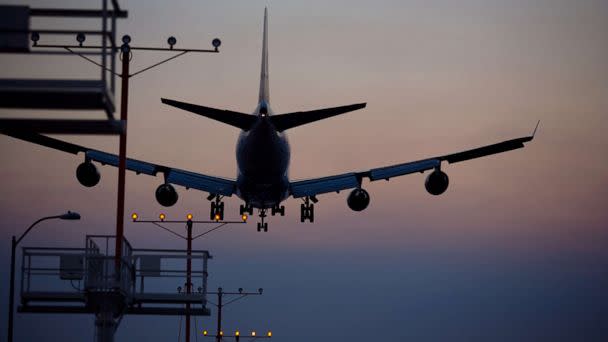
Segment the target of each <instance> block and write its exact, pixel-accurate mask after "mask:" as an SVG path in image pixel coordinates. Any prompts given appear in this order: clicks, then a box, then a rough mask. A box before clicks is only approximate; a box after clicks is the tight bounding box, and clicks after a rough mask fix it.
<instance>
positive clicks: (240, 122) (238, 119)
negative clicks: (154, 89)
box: [160, 99, 256, 131]
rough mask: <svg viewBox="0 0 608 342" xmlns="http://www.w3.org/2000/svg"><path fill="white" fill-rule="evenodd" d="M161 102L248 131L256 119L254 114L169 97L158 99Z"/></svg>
mask: <svg viewBox="0 0 608 342" xmlns="http://www.w3.org/2000/svg"><path fill="white" fill-rule="evenodd" d="M160 100H161V102H162V103H164V104H167V105H169V106H173V107H177V108H179V109H183V110H187V111H189V112H192V113H195V114H198V115H202V116H204V117H207V118H209V119H213V120H216V121H220V122H223V123H225V124H227V125H230V126H234V127H237V128H240V129H242V130H244V131H248V130H249V129H250V128H251V126H252V125H253V123H254V122H255V121H256V116H254V115H249V114H244V113H239V112H233V111H230V110H223V109H215V108H210V107H203V106H199V105H194V104H190V103H185V102H179V101H175V100H169V99H160Z"/></svg>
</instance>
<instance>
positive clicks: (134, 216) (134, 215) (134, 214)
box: [131, 213, 138, 221]
mask: <svg viewBox="0 0 608 342" xmlns="http://www.w3.org/2000/svg"><path fill="white" fill-rule="evenodd" d="M137 217H138V216H137V213H133V214H131V218H132V219H133V221H137Z"/></svg>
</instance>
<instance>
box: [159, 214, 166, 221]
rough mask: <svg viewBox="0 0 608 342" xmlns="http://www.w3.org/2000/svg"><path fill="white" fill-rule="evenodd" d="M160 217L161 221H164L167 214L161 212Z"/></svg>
mask: <svg viewBox="0 0 608 342" xmlns="http://www.w3.org/2000/svg"><path fill="white" fill-rule="evenodd" d="M158 218H159V219H160V220H161V221H164V220H165V214H162V213H161V214H160V215H158Z"/></svg>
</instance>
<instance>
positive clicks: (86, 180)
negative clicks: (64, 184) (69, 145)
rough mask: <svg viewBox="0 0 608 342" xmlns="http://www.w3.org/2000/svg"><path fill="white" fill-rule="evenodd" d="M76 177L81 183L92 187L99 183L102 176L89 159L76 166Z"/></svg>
mask: <svg viewBox="0 0 608 342" xmlns="http://www.w3.org/2000/svg"><path fill="white" fill-rule="evenodd" d="M76 178H78V182H80V184H82V185H84V186H86V187H88V188H90V187H92V186H95V185H97V183H99V180H100V179H101V176H100V175H99V171H97V168H96V167H95V165H93V163H91V162H90V161H88V160H87V161H85V162H83V163H82V164H80V165H78V168H76Z"/></svg>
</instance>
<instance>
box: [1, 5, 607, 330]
mask: <svg viewBox="0 0 608 342" xmlns="http://www.w3.org/2000/svg"><path fill="white" fill-rule="evenodd" d="M4 2H5V3H21V2H19V1H4ZM29 3H30V4H31V5H32V7H53V6H55V7H77V6H79V5H81V4H82V3H83V2H80V1H67V0H66V1H32V2H29ZM84 3H85V4H87V6H88V7H95V6H97V3H98V2H97V1H88V2H84ZM120 3H121V5H122V7H124V8H126V9H128V10H129V18H128V19H126V20H122V21H121V22H119V26H118V30H119V34H120V35H122V34H129V35H130V36H131V37H132V44H133V45H147V46H164V45H165V44H166V43H165V42H166V39H167V37H169V36H170V35H174V36H175V37H176V38H177V45H176V46H177V47H192V48H209V47H210V45H211V44H210V42H211V40H212V39H213V38H215V37H219V38H221V39H222V46H221V48H220V50H221V52H220V53H219V54H188V55H186V56H183V57H180V58H179V59H177V60H174V61H171V62H169V63H167V64H164V65H162V66H160V67H158V68H156V69H154V70H151V71H148V72H146V73H143V74H141V75H138V76H136V77H134V78H133V79H132V80H131V88H130V91H131V94H130V113H129V136H128V147H127V151H128V154H129V156H130V157H133V158H137V159H142V160H147V161H150V162H155V163H160V164H164V165H171V166H175V167H179V168H183V169H187V170H191V171H196V172H202V173H206V174H211V175H218V176H225V177H235V175H236V169H235V167H236V161H235V156H234V151H235V143H236V137H237V135H238V131H237V130H235V129H234V128H233V127H230V126H226V125H223V124H221V123H218V122H215V121H211V120H207V119H205V118H201V117H197V116H196V115H192V114H191V113H188V112H184V111H180V110H178V109H175V108H172V107H168V106H164V105H162V104H161V103H160V98H161V97H167V98H171V99H176V100H179V101H185V102H191V103H196V104H201V105H205V106H210V107H216V108H225V109H229V110H234V111H242V112H251V111H252V110H253V109H254V108H255V106H256V99H257V91H258V82H259V80H258V77H259V67H260V55H261V44H262V39H261V38H262V18H263V12H264V7H266V6H267V7H268V10H269V49H270V60H269V62H270V95H271V96H270V102H271V107H272V109H273V111H274V112H275V113H285V112H293V111H301V110H311V109H317V108H323V107H332V106H340V105H347V104H352V103H358V102H367V108H365V109H363V110H359V111H355V112H352V113H349V114H346V115H343V116H340V117H336V118H332V119H328V120H324V121H320V122H317V123H313V124H310V125H306V126H304V127H299V128H296V129H293V130H291V131H289V132H288V135H289V139H290V143H291V155H292V160H291V169H290V177H291V178H292V179H305V178H311V177H320V176H326V175H333V174H340V173H343V172H349V171H358V170H366V169H369V168H372V167H378V166H384V165H390V164H394V163H400V162H406V161H412V160H418V159H422V158H427V157H432V156H437V155H442V154H447V153H452V152H458V151H461V150H465V149H469V148H473V147H477V146H482V145H485V144H491V143H495V142H499V141H503V140H507V139H511V138H516V137H521V136H527V135H529V134H530V133H531V132H532V130H533V128H534V125H535V124H536V122H537V120H540V121H541V124H540V127H539V130H538V133H537V136H536V138H535V139H534V141H533V142H531V143H528V144H527V145H526V147H525V148H524V149H520V150H516V151H512V152H508V153H504V154H499V155H494V156H489V157H485V158H481V159H476V160H472V161H468V162H464V163H457V164H453V165H444V166H443V168H442V169H443V170H444V171H445V172H446V173H447V174H448V175H449V177H450V188H449V189H448V190H447V192H446V193H445V194H444V195H442V196H439V197H434V196H431V195H429V194H427V193H426V191H425V189H424V179H425V177H426V175H421V174H413V175H408V176H405V177H400V178H397V179H391V181H390V182H375V183H364V185H363V186H364V188H365V189H366V190H368V191H369V192H370V194H371V204H370V206H369V208H368V209H367V210H366V211H364V212H361V213H355V212H352V211H351V210H350V209H348V207H347V205H346V197H347V196H348V192H347V191H344V192H341V193H340V194H327V195H323V196H319V200H320V202H319V203H318V205H316V213H315V216H316V217H315V221H316V222H315V223H314V224H308V223H307V224H301V223H300V222H299V204H300V203H299V200H294V199H290V200H288V201H287V202H286V203H285V206H286V216H285V217H282V218H279V217H274V218H271V220H270V223H269V231H268V232H267V233H258V232H256V229H255V220H251V222H250V223H248V224H247V225H238V226H234V227H230V228H227V229H225V230H219V231H217V232H215V233H213V234H210V235H208V237H205V238H204V239H200V240H197V241H196V242H195V244H194V248H197V249H208V250H209V251H210V252H211V254H212V255H213V256H214V259H213V260H212V261H210V264H209V267H210V269H209V272H210V277H209V283H210V287H211V288H217V287H218V286H222V287H223V288H224V289H237V288H239V287H243V288H245V289H257V288H258V287H263V288H264V289H265V291H264V295H263V296H258V297H252V298H247V299H245V300H243V301H240V302H238V303H235V304H234V305H231V306H229V307H228V308H227V309H226V311H225V313H224V314H225V315H224V327H225V328H226V330H227V331H231V330H236V329H240V330H241V331H247V330H251V329H256V330H258V331H265V330H267V329H271V330H272V331H273V336H274V337H273V339H275V340H278V341H294V342H298V341H310V340H315V341H334V340H350V341H377V340H385V341H402V340H405V339H415V340H418V341H443V340H447V339H450V340H455V341H482V340H493V341H513V340H517V341H572V340H580V341H605V340H607V339H608V294H607V292H606V288H607V287H608V252H607V251H606V245H607V244H608V229H607V228H608V226H607V224H608V211H606V209H605V208H606V204H605V201H606V199H607V198H608V172H607V171H608V158H607V157H606V153H605V151H606V149H607V148H608V137H606V135H605V132H606V131H607V129H608V123H607V121H606V112H607V110H608V96H606V94H607V92H608V65H607V63H608V62H607V61H608V41H607V40H606V37H605V32H608V3H606V2H605V1H600V0H597V1H595V0H585V1H576V2H575V1H566V0H537V1H521V0H515V1H499V0H484V1H481V0H464V1H458V2H454V1H439V0H431V1H428V0H427V1H422V0H412V1H388V0H386V1H373V2H372V1H317V0H312V1H281V2H278V1H275V2H273V1H258V0H255V1H246V0H241V1H209V2H202V1H183V0H179V1H175V2H171V5H169V3H168V2H166V1H152V0H150V1H145V2H143V1H121V2H120ZM81 6H82V5H81ZM72 23H73V24H72V25H74V27H83V28H84V27H86V26H83V25H85V24H86V22H85V21H84V20H76V21H74V22H72ZM51 25H65V24H64V23H58V22H57V21H56V20H49V19H45V20H41V19H36V20H33V22H32V27H36V28H42V27H46V26H51ZM45 39H48V40H45ZM62 39H63V40H62ZM91 39H92V38H91ZM43 40H44V41H48V42H50V41H53V42H65V43H71V42H72V40H71V38H69V39H67V40H66V38H61V37H44V36H43V37H42V39H41V41H43ZM165 56H167V55H166V54H163V53H136V54H134V56H133V64H132V65H133V69H134V70H139V69H141V68H143V67H146V66H148V65H150V64H152V63H155V62H156V61H158V60H160V59H162V58H163V57H165ZM0 65H2V68H1V69H0V77H2V78H15V77H27V78H58V77H72V78H93V77H97V76H98V75H99V72H98V70H97V69H96V67H95V66H94V65H92V64H89V63H87V62H86V61H83V60H81V59H79V58H78V57H39V56H38V57H37V56H24V55H2V56H0ZM0 115H1V116H2V117H14V116H16V115H18V116H19V117H41V116H43V117H45V118H46V117H52V118H74V117H87V118H88V117H90V118H102V117H103V115H104V114H103V113H102V112H85V113H74V112H60V111H53V112H32V111H17V110H6V109H2V110H0ZM58 138H60V139H65V140H68V141H71V142H75V143H78V144H81V145H85V146H89V147H92V148H96V149H100V150H104V151H109V152H112V151H117V150H118V138H115V137H90V136H58ZM0 156H1V158H2V160H3V163H2V168H0V179H1V180H2V181H1V182H2V183H1V184H2V194H3V196H1V197H0V217H1V218H2V220H0V237H1V238H0V274H1V277H0V278H2V279H7V278H8V273H9V267H8V265H9V257H10V237H11V235H13V234H20V233H21V232H23V230H24V229H25V228H27V226H28V225H29V224H30V223H31V222H33V221H35V220H36V219H38V218H39V217H42V216H46V215H52V214H56V213H61V212H64V211H65V210H68V209H69V210H74V211H77V212H79V213H80V214H81V215H82V217H83V219H82V220H81V221H78V222H61V221H49V222H46V223H43V224H41V225H40V226H38V227H37V228H36V230H34V231H32V232H31V233H30V234H29V235H28V236H27V238H26V239H25V240H24V241H23V245H24V246H71V247H80V246H83V243H84V240H85V235H86V234H112V233H113V232H114V225H115V212H116V204H115V203H116V202H115V201H116V183H117V172H116V170H115V169H113V168H111V167H108V166H106V167H100V172H101V174H102V178H101V182H100V183H99V184H98V185H97V186H96V187H94V188H84V187H82V186H80V185H79V184H78V182H77V180H76V179H75V175H74V174H75V169H76V167H77V166H78V164H79V163H81V162H82V159H83V158H82V156H74V155H68V154H65V153H62V152H59V151H53V150H50V149H47V148H44V147H38V146H35V145H32V144H29V143H26V142H22V141H17V140H15V139H12V138H8V137H2V136H0ZM126 180H127V195H126V212H127V213H131V212H133V211H137V212H138V213H139V214H140V216H141V217H146V218H155V217H156V216H157V215H158V213H159V212H161V211H163V212H165V213H166V214H167V217H168V218H176V219H177V218H182V217H184V216H185V215H186V213H189V212H191V213H192V214H193V215H194V216H195V217H200V218H203V217H206V216H207V215H208V210H209V207H208V205H209V204H208V202H207V201H206V199H205V197H206V195H207V194H205V193H200V192H197V191H195V190H189V191H186V190H185V189H183V188H178V192H179V196H180V198H179V202H178V204H177V205H175V206H174V207H172V208H169V209H164V208H162V207H161V206H160V205H159V204H157V203H156V201H155V199H154V190H155V189H156V187H157V186H158V185H159V184H160V183H161V182H162V179H160V178H158V177H157V178H154V177H148V176H145V175H139V176H137V175H135V174H133V173H128V174H127V178H126ZM239 204H241V203H240V201H239V200H238V199H237V198H235V197H233V198H229V199H227V200H226V217H227V218H238V206H239ZM200 229H202V228H200ZM125 232H126V237H127V239H129V241H130V242H131V244H132V245H134V246H135V248H183V241H181V240H177V239H174V238H173V237H172V236H171V235H168V234H167V233H166V232H164V231H162V230H159V229H157V228H155V227H154V226H147V225H144V224H133V223H132V222H129V221H128V220H127V221H126V225H125ZM177 286H178V284H174V283H173V282H168V283H167V290H168V291H172V289H174V288H175V287H177ZM7 288H8V281H6V280H4V281H2V282H1V283H0V293H2V294H3V295H2V296H1V297H0V303H1V305H0V306H2V307H3V308H6V307H7V302H8V296H7V295H6V294H7V292H8V290H7ZM5 315H6V311H5V310H4V309H3V310H2V313H1V317H2V322H0V338H4V337H3V336H4V334H5V331H6V329H5V326H6V325H5V324H6V323H5V320H4V318H5ZM179 324H180V321H179V318H177V317H131V316H128V317H125V318H124V319H123V320H122V322H121V326H120V328H119V330H118V332H117V336H116V337H117V338H116V340H117V341H130V340H134V339H138V340H149V341H164V340H175V339H177V337H178V333H179ZM214 326H215V319H214V317H213V316H212V317H206V318H203V319H199V320H198V321H197V327H198V328H199V334H198V335H196V336H197V338H198V339H201V338H202V337H201V335H200V331H202V328H207V329H208V330H210V331H212V330H213V327H214ZM32 327H35V328H32ZM15 336H16V339H17V340H23V341H28V340H35V339H45V340H52V341H81V340H83V339H92V338H93V317H92V316H88V315H81V316H77V315H60V316H52V315H35V314H17V315H16V319H15ZM194 336H195V335H194V334H193V340H194ZM182 339H183V334H182Z"/></svg>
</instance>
